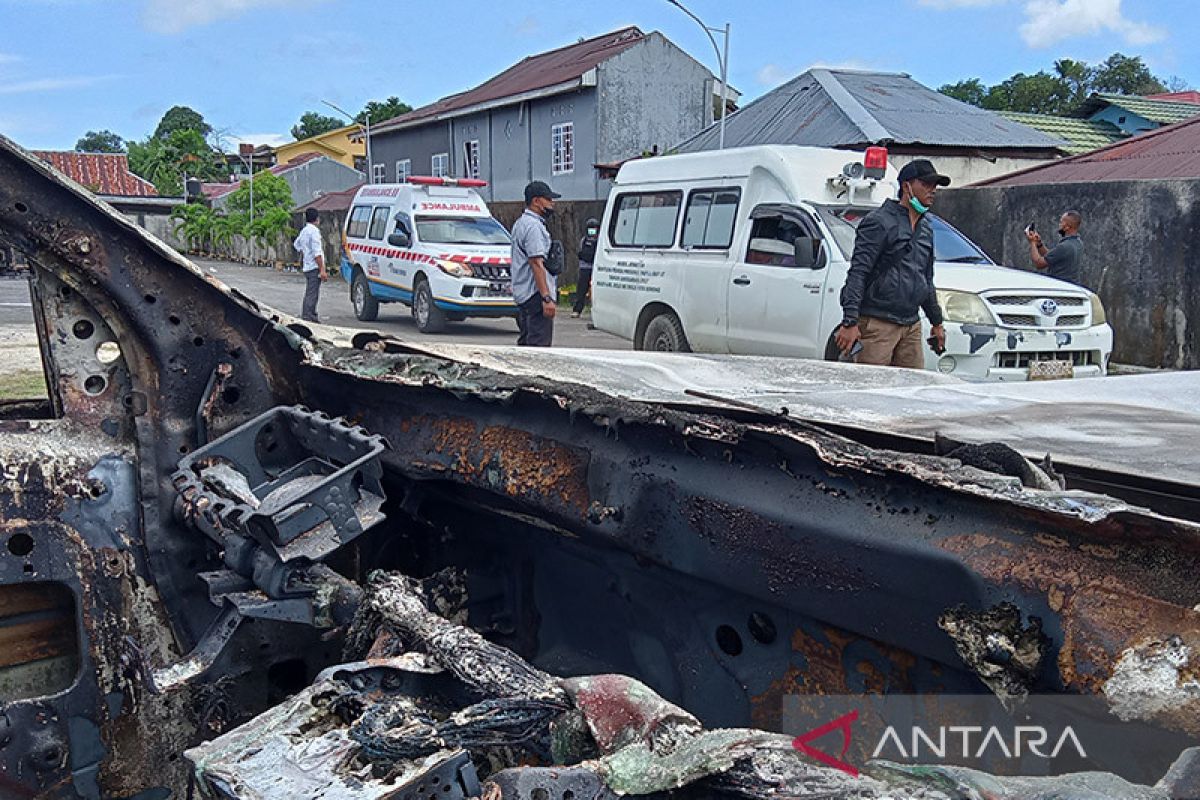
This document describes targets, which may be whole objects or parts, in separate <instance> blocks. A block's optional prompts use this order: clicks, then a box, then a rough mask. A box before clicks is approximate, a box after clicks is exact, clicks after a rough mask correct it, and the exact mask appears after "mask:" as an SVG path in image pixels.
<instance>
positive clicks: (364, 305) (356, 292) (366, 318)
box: [350, 270, 379, 322]
mask: <svg viewBox="0 0 1200 800" xmlns="http://www.w3.org/2000/svg"><path fill="white" fill-rule="evenodd" d="M350 303H351V304H352V305H353V306H354V316H355V317H357V318H358V319H359V320H360V321H361V322H374V321H375V320H376V319H377V318H378V317H379V301H378V300H376V299H375V298H374V297H372V296H371V287H370V286H368V285H367V278H366V276H365V275H363V274H362V272H361V271H358V270H355V272H354V279H353V280H352V281H351V282H350Z"/></svg>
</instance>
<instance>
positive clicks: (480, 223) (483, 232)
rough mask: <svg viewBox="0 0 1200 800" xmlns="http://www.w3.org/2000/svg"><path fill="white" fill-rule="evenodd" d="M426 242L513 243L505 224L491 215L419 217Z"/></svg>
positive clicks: (422, 238) (418, 228) (419, 228)
mask: <svg viewBox="0 0 1200 800" xmlns="http://www.w3.org/2000/svg"><path fill="white" fill-rule="evenodd" d="M417 238H418V239H420V240H421V241H422V242H424V243H425V244H511V243H512V238H510V237H509V235H508V231H506V230H504V226H503V225H501V224H500V223H499V222H496V220H494V219H492V218H491V217H417Z"/></svg>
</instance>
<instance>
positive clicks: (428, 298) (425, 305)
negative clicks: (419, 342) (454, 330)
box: [412, 280, 446, 333]
mask: <svg viewBox="0 0 1200 800" xmlns="http://www.w3.org/2000/svg"><path fill="white" fill-rule="evenodd" d="M412 315H413V321H415V322H416V323H417V330H419V331H420V332H421V333H439V332H441V331H442V330H444V329H445V328H446V312H445V311H442V310H441V309H440V308H438V307H437V306H436V305H434V303H433V290H432V289H430V288H429V281H427V280H422V281H421V282H420V283H418V284H417V290H416V291H415V292H413V305H412Z"/></svg>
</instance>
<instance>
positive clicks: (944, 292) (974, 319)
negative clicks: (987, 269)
mask: <svg viewBox="0 0 1200 800" xmlns="http://www.w3.org/2000/svg"><path fill="white" fill-rule="evenodd" d="M937 299H938V305H940V306H941V307H942V316H943V317H944V318H945V319H946V322H967V323H973V324H975V325H995V324H996V318H995V317H993V316H992V312H991V311H988V307H987V304H986V303H984V302H983V298H982V297H980V296H979V295H977V294H975V293H974V292H956V291H954V290H953V289H938V290H937Z"/></svg>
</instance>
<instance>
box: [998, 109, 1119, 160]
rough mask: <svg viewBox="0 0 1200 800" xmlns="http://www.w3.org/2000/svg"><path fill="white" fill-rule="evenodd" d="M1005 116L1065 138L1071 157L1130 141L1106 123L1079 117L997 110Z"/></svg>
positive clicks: (1115, 127) (1113, 126) (1110, 124)
mask: <svg viewBox="0 0 1200 800" xmlns="http://www.w3.org/2000/svg"><path fill="white" fill-rule="evenodd" d="M996 113H997V114H1000V115H1001V116H1002V117H1005V118H1007V119H1011V120H1012V121H1013V122H1019V123H1021V124H1022V125H1028V126H1029V127H1031V128H1037V129H1038V130H1039V131H1041V132H1042V133H1048V134H1050V135H1051V136H1057V137H1058V138H1060V139H1065V140H1066V142H1067V144H1066V146H1065V147H1064V148H1063V149H1064V150H1066V151H1067V152H1068V153H1070V154H1071V155H1079V154H1080V153H1088V152H1091V151H1092V150H1095V149H1096V148H1098V147H1104V146H1105V145H1110V144H1112V143H1113V142H1119V141H1121V140H1122V139H1124V138H1126V136H1127V135H1128V134H1126V133H1125V132H1124V131H1122V130H1121V129H1120V128H1118V127H1117V126H1116V125H1113V124H1112V123H1111V122H1104V121H1102V120H1090V119H1076V118H1075V117H1056V116H1054V115H1052V114H1026V113H1023V112H1020V111H997V112H996Z"/></svg>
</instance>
